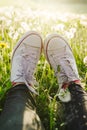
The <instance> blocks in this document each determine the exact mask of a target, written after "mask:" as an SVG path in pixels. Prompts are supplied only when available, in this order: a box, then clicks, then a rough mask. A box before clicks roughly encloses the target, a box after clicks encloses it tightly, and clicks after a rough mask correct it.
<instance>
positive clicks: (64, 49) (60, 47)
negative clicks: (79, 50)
mask: <svg viewBox="0 0 87 130" xmlns="http://www.w3.org/2000/svg"><path fill="white" fill-rule="evenodd" d="M44 53H45V56H46V58H47V60H48V62H49V63H50V65H51V66H52V68H53V69H54V71H55V75H56V77H57V79H58V83H59V90H58V97H59V99H60V100H61V101H62V102H68V101H70V100H71V94H70V92H69V91H68V86H69V84H70V82H72V81H73V82H76V83H78V82H80V80H79V75H78V70H77V66H76V62H75V59H74V56H73V53H72V50H71V48H70V46H69V44H68V43H67V41H66V40H65V39H64V38H63V37H61V36H59V35H58V34H51V35H49V36H47V37H46V39H45V42H44Z"/></svg>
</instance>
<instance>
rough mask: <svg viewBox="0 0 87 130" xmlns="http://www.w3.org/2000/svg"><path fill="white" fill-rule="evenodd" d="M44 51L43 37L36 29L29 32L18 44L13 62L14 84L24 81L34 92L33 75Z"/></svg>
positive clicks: (12, 75) (12, 77)
mask: <svg viewBox="0 0 87 130" xmlns="http://www.w3.org/2000/svg"><path fill="white" fill-rule="evenodd" d="M41 51H42V38H41V36H40V35H39V34H38V33H36V32H35V31H30V32H27V33H26V34H24V35H23V37H22V38H21V39H20V40H19V41H18V43H17V44H16V46H15V48H14V51H13V55H12V62H11V82H12V84H13V86H14V85H15V84H17V83H24V84H26V85H27V87H28V88H29V89H30V90H31V91H32V92H34V93H37V92H36V91H35V89H34V88H33V75H34V71H35V68H36V65H37V62H38V60H39V58H40V54H41Z"/></svg>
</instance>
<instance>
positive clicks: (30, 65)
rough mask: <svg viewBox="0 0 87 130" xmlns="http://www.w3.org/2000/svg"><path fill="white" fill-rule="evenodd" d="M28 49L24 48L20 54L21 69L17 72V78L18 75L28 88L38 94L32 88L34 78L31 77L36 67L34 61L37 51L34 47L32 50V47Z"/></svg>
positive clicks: (35, 61)
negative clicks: (24, 50)
mask: <svg viewBox="0 0 87 130" xmlns="http://www.w3.org/2000/svg"><path fill="white" fill-rule="evenodd" d="M29 50H30V49H29ZM29 50H28V49H26V52H23V54H22V61H21V64H20V65H21V67H22V70H18V71H19V74H18V75H17V76H18V79H19V78H20V77H22V78H23V80H24V81H23V82H24V83H25V84H26V86H27V87H28V88H29V90H30V91H31V92H33V93H35V94H38V93H37V92H36V91H35V88H34V82H35V79H34V77H33V74H34V69H35V67H36V63H37V59H38V57H37V51H38V50H36V49H34V51H32V49H31V50H30V51H29Z"/></svg>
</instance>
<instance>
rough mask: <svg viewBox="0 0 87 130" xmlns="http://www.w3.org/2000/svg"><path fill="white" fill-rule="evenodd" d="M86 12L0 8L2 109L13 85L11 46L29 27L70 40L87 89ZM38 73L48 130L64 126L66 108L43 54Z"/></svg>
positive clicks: (60, 129)
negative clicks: (60, 98) (6, 93)
mask: <svg viewBox="0 0 87 130" xmlns="http://www.w3.org/2000/svg"><path fill="white" fill-rule="evenodd" d="M86 21H87V15H86V14H80V15H79V14H72V13H70V14H69V13H63V14H62V15H61V14H60V13H57V12H56V13H55V15H54V13H50V12H48V11H41V10H31V9H30V8H26V9H24V8H16V7H5V8H4V7H3V8H0V100H1V104H0V110H2V106H3V99H4V94H5V92H6V91H7V90H8V89H9V88H10V87H11V83H10V68H11V65H10V63H11V56H12V50H13V47H14V46H15V44H16V42H17V41H18V39H19V38H20V37H21V36H22V35H23V34H24V33H25V32H26V31H28V30H35V31H38V32H40V33H41V35H42V37H43V39H44V38H45V37H46V35H47V34H48V33H54V32H56V33H58V34H60V35H62V36H64V37H65V38H66V39H67V41H68V42H69V44H70V46H71V48H72V51H73V54H74V56H75V59H76V63H77V66H78V71H79V75H80V78H81V81H82V83H83V85H84V89H86V90H87V66H86V65H87V63H84V62H83V60H84V58H85V57H86V56H87V23H86ZM35 77H36V79H37V81H38V82H39V86H38V87H37V89H38V91H39V93H40V95H39V96H38V97H37V110H38V113H39V115H40V117H41V119H42V121H43V124H44V126H45V128H46V130H64V128H63V109H62V108H61V107H62V106H61V104H60V102H58V101H56V96H55V95H56V93H57V90H58V83H57V79H56V77H55V75H54V72H53V70H52V68H50V66H49V64H48V62H47V61H46V59H45V57H44V55H43V54H42V55H41V58H40V60H39V62H38V65H37V68H36V72H35Z"/></svg>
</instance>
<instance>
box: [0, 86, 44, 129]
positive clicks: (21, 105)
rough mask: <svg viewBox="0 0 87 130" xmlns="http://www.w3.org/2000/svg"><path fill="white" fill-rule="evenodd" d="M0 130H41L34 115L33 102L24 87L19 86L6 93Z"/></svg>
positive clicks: (31, 96)
mask: <svg viewBox="0 0 87 130" xmlns="http://www.w3.org/2000/svg"><path fill="white" fill-rule="evenodd" d="M0 129H1V130H43V128H42V124H41V121H40V118H39V116H38V115H37V113H36V106H35V101H34V99H33V95H32V93H31V92H30V91H29V90H28V88H27V87H26V85H23V84H20V85H17V86H15V87H13V88H11V89H10V90H9V91H8V93H7V98H6V101H5V105H4V109H3V111H2V113H1V116H0Z"/></svg>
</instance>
